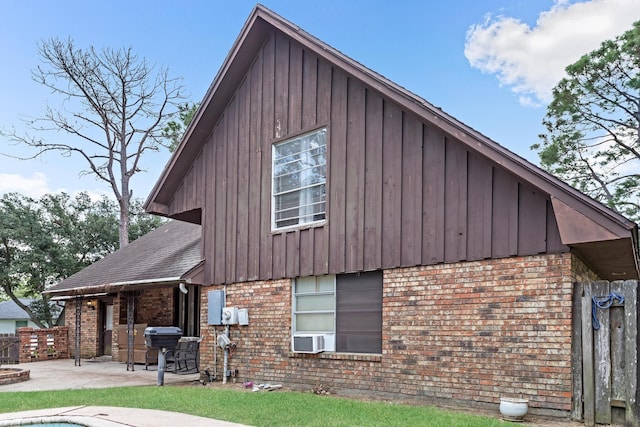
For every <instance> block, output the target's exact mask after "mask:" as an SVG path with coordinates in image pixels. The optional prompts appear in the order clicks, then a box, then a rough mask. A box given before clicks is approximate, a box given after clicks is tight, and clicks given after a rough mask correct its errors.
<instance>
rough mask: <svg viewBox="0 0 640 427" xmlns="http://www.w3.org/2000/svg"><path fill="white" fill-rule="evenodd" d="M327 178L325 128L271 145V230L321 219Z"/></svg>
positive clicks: (322, 217) (323, 213)
mask: <svg viewBox="0 0 640 427" xmlns="http://www.w3.org/2000/svg"><path fill="white" fill-rule="evenodd" d="M326 176H327V167H326V129H321V130H319V131H316V132H312V133H309V134H306V135H302V136H299V137H297V138H293V139H291V140H288V141H283V142H280V143H277V144H274V145H273V177H272V179H273V209H274V212H273V218H274V224H273V226H274V228H281V227H287V226H291V225H297V224H306V223H309V222H313V221H321V220H323V219H324V215H325V182H326Z"/></svg>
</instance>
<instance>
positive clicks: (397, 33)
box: [0, 0, 640, 198]
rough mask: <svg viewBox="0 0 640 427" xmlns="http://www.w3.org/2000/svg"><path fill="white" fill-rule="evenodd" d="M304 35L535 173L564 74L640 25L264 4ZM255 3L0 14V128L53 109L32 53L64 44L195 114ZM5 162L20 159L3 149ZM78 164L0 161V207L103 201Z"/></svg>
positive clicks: (2, 1)
mask: <svg viewBox="0 0 640 427" xmlns="http://www.w3.org/2000/svg"><path fill="white" fill-rule="evenodd" d="M263 4H264V5H265V6H266V7H268V8H270V9H271V10H273V11H274V12H276V13H278V14H279V15H281V16H282V17H284V18H285V19H287V20H289V21H292V22H293V23H295V24H296V25H298V26H300V27H301V28H302V29H304V30H305V31H307V32H309V33H311V34H312V35H314V36H316V37H318V38H319V39H321V40H323V41H324V42H326V43H328V44H330V45H331V46H333V47H334V48H336V49H338V50H340V51H341V52H343V53H344V54H346V55H348V56H350V57H351V58H353V59H355V60H357V61H359V62H360V63H362V64H363V65H365V66H367V67H369V68H371V69H373V70H374V71H376V72H378V73H380V74H382V75H383V76H385V77H387V78H389V79H391V80H393V81H394V82H396V83H398V84H399V85H401V86H403V87H405V88H406V89H408V90H410V91H411V92H413V93H415V94H417V95H419V96H421V97H423V98H425V99H426V100H427V101H429V102H430V103H432V104H434V105H435V106H437V107H439V108H442V109H443V110H444V111H446V112H447V113H449V114H450V115H452V116H454V117H456V118H457V119H458V120H461V121H462V122H464V123H466V124H467V125H469V126H471V127H472V128H474V129H476V130H478V131H479V132H481V133H483V134H484V135H486V136H488V137H489V138H491V139H493V140H495V141H497V142H498V143H500V144H502V145H503V146H504V147H506V148H508V149H509V150H511V151H513V152H515V153H516V154H518V155H520V156H522V157H524V158H526V159H527V160H529V161H531V162H534V163H537V155H536V154H535V153H534V152H531V151H530V150H529V146H530V145H531V144H533V143H535V142H537V141H538V134H539V133H541V132H542V131H543V130H544V129H543V128H542V126H541V121H542V118H543V117H544V113H545V107H546V104H547V103H548V102H549V97H550V93H551V92H550V91H551V88H552V87H553V85H554V84H555V82H557V81H558V80H559V79H560V78H561V77H562V73H563V69H564V67H565V66H566V65H569V64H570V63H572V62H574V61H575V60H576V59H577V58H578V57H579V56H580V55H581V54H583V53H586V52H589V51H590V50H593V49H595V48H597V47H598V45H599V44H600V42H601V41H603V40H606V39H610V38H613V37H615V36H616V35H618V34H621V33H622V32H624V31H626V30H627V29H629V28H630V27H631V24H632V22H634V21H636V20H639V19H640V1H637V0H582V1H578V0H555V1H554V0H452V1H436V0H404V1H396V2H391V1H371V0H370V1H365V0H349V1H345V0H321V1H296V0H273V1H269V0H264V1H263ZM254 6H255V3H254V2H251V1H243V0H233V1H224V2H223V1H213V0H184V1H168V0H158V1H131V0H124V1H122V0H110V1H98V0H96V1H86V0H81V1H69V0H59V1H55V2H54V1H49V0H30V1H24V2H20V1H8V0H0V14H1V16H2V21H3V22H2V25H0V54H1V55H2V56H1V57H2V64H3V67H1V68H0V128H3V129H5V130H7V129H11V128H13V127H15V128H16V129H18V130H22V129H23V128H24V125H23V122H22V121H21V118H23V117H36V116H38V115H41V114H42V112H43V111H44V108H45V106H46V105H47V103H48V104H49V105H51V106H52V107H56V106H58V105H60V99H59V98H56V97H53V96H51V95H50V94H49V93H48V92H47V91H46V90H45V89H44V88H43V87H40V86H38V84H36V83H35V82H33V81H32V80H31V70H32V69H33V68H35V67H37V66H38V65H39V58H38V55H37V43H38V42H39V41H41V40H44V39H48V38H51V37H58V38H62V39H65V38H67V37H71V38H72V39H73V40H74V42H75V44H76V45H77V46H78V47H81V48H86V47H89V46H94V47H96V48H102V47H112V48H120V47H131V48H132V49H133V51H134V52H135V53H136V54H138V55H139V56H140V57H145V58H147V59H148V60H149V61H151V62H154V63H157V64H158V65H165V66H167V67H168V68H169V73H170V75H171V76H173V77H182V78H183V79H184V81H183V84H184V86H185V87H186V89H187V90H188V93H189V98H190V100H192V101H199V100H200V99H201V98H202V97H203V96H204V94H205V92H206V90H207V88H208V87H209V85H210V83H211V81H212V80H213V78H214V76H215V75H216V73H217V71H218V68H219V67H220V65H221V64H222V61H223V60H224V58H225V56H226V55H227V53H228V51H229V49H230V48H231V46H232V44H233V42H234V40H235V38H236V37H237V35H238V33H239V31H240V29H241V28H242V25H243V24H244V22H245V21H246V19H247V17H248V16H249V14H250V12H251V10H252V9H253V7H254ZM0 153H9V154H12V155H16V156H24V155H26V153H25V151H24V150H23V149H22V147H19V146H14V145H10V144H9V143H8V141H7V140H6V138H2V137H1V136H0ZM168 158H169V155H168V154H167V153H162V154H158V155H154V156H149V157H147V158H146V160H145V161H144V164H143V165H142V167H143V168H144V169H146V170H147V172H146V173H143V174H139V175H136V176H134V178H133V179H132V183H131V185H132V187H133V189H134V196H135V197H139V198H146V196H147V195H148V193H149V191H150V190H151V188H152V186H153V184H154V183H155V180H156V179H157V178H158V177H159V175H160V173H161V171H162V169H163V167H164V165H165V163H166V162H167V160H168ZM83 168H85V165H84V163H82V161H81V160H80V159H75V158H66V157H61V156H59V155H57V154H48V155H46V156H45V157H43V158H39V159H36V160H29V161H19V160H16V159H12V158H9V157H6V156H2V155H0V194H2V193H5V192H9V191H18V192H21V193H24V194H28V195H32V196H40V195H41V194H43V193H45V192H56V191H67V192H70V193H74V192H77V191H80V190H85V191H89V192H91V193H96V194H100V193H104V194H110V189H109V188H108V187H107V186H106V185H105V184H103V183H101V182H98V181H96V180H95V179H94V178H93V177H91V176H83V177H80V176H79V172H80V171H81V170H82V169H83Z"/></svg>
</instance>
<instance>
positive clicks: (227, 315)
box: [222, 307, 238, 325]
mask: <svg viewBox="0 0 640 427" xmlns="http://www.w3.org/2000/svg"><path fill="white" fill-rule="evenodd" d="M222 324H223V325H237V324H238V308H237V307H223V308H222Z"/></svg>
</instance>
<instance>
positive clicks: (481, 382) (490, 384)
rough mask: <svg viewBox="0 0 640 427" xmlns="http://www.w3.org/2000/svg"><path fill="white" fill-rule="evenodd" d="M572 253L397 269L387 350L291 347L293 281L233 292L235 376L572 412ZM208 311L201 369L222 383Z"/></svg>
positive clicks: (389, 298)
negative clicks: (244, 311)
mask: <svg viewBox="0 0 640 427" xmlns="http://www.w3.org/2000/svg"><path fill="white" fill-rule="evenodd" d="M572 273H573V272H572V257H571V255H570V254H568V253H566V254H556V255H539V256H531V257H521V258H508V259H500V260H486V261H479V262H466V263H455V264H444V265H442V264H441V265H436V266H423V267H414V268H402V269H393V270H387V271H385V272H384V290H383V292H384V299H383V348H382V354H381V355H355V354H332V353H321V354H318V355H299V354H293V353H291V352H290V337H291V281H290V280H276V281H269V282H249V283H240V284H235V285H231V286H227V305H230V306H237V307H240V308H248V309H249V320H250V324H249V326H243V327H238V326H233V327H232V328H231V333H230V338H231V340H232V341H234V342H236V343H237V345H238V346H237V349H235V350H231V352H230V358H229V369H232V370H234V369H237V370H238V373H239V377H238V381H244V380H253V381H258V382H282V383H284V384H285V385H286V386H289V387H294V388H298V387H302V388H307V389H309V388H311V387H312V386H315V385H318V384H323V385H327V386H329V387H331V388H332V389H333V390H334V391H338V392H340V393H343V394H348V393H353V392H365V393H367V394H374V395H378V396H380V397H391V398H395V399H398V398H400V399H410V400H417V401H419V402H422V403H440V404H455V405H464V406H466V407H486V408H493V409H495V407H496V406H495V405H496V404H497V403H498V402H499V398H500V397H502V396H507V397H523V398H527V399H529V401H530V403H529V405H530V408H531V412H532V413H538V414H556V415H558V414H560V415H562V414H566V413H567V412H568V411H569V410H570V408H571V292H572V280H573V277H572ZM212 289H216V287H204V288H203V290H202V292H203V298H202V301H203V306H202V327H201V330H202V335H203V337H204V341H203V344H202V347H201V348H202V353H201V366H203V367H213V360H214V351H217V360H218V364H217V371H218V375H219V378H222V352H221V351H220V349H219V348H218V349H216V348H215V335H216V334H217V333H221V332H223V331H224V327H221V326H218V327H213V326H207V321H206V319H207V304H206V302H207V298H206V293H207V291H209V290H212Z"/></svg>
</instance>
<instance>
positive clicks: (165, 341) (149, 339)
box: [144, 326, 182, 385]
mask: <svg viewBox="0 0 640 427" xmlns="http://www.w3.org/2000/svg"><path fill="white" fill-rule="evenodd" d="M180 337H182V329H180V328H178V327H176V326H150V327H148V328H146V329H145V330H144V342H145V344H146V345H147V347H151V348H157V349H159V350H160V351H158V385H164V371H165V370H166V368H167V361H166V358H165V353H166V351H167V349H168V348H174V347H175V346H176V345H177V344H178V340H179V339H180Z"/></svg>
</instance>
